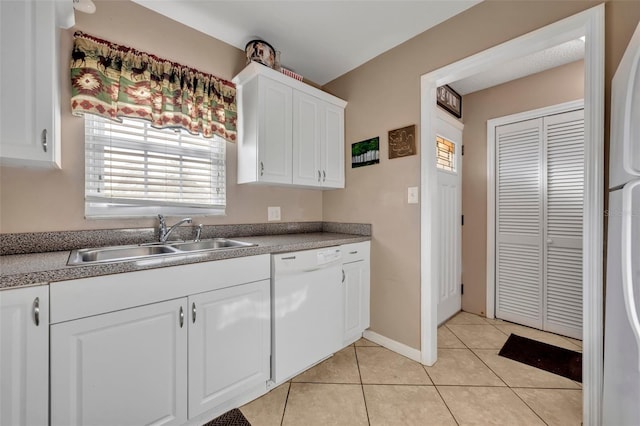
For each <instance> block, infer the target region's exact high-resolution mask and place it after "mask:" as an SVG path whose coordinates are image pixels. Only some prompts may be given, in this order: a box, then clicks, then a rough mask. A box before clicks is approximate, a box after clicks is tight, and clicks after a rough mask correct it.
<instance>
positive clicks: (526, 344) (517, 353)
mask: <svg viewBox="0 0 640 426" xmlns="http://www.w3.org/2000/svg"><path fill="white" fill-rule="evenodd" d="M498 355H500V356H503V357H505V358H509V359H512V360H514V361H518V362H522V363H523V364H527V365H530V366H532V367H536V368H540V369H542V370H546V371H549V372H550V373H554V374H558V375H560V376H563V377H566V378H568V379H571V380H575V381H576V382H580V383H582V354H581V353H580V352H576V351H572V350H570V349H565V348H560V347H558V346H554V345H549V344H548V343H543V342H538V341H537V340H531V339H528V338H526V337H522V336H518V335H515V334H511V335H510V336H509V338H508V339H507V342H506V343H505V344H504V346H503V347H502V349H500V352H499V353H498Z"/></svg>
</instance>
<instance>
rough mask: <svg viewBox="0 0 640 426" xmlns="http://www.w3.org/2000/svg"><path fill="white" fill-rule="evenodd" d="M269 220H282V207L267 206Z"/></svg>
mask: <svg viewBox="0 0 640 426" xmlns="http://www.w3.org/2000/svg"><path fill="white" fill-rule="evenodd" d="M267 220H268V221H269V222H271V221H274V220H280V207H267Z"/></svg>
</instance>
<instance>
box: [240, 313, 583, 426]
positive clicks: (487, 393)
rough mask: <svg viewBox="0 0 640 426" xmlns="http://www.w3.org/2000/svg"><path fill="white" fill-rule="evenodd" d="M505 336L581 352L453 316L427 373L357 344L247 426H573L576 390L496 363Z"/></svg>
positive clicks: (578, 400)
mask: <svg viewBox="0 0 640 426" xmlns="http://www.w3.org/2000/svg"><path fill="white" fill-rule="evenodd" d="M510 333H515V334H519V335H521V336H525V337H529V338H532V339H536V340H539V341H543V342H546V343H550V344H553V345H556V346H562V347H565V348H567V349H572V350H575V351H582V346H581V342H580V341H578V340H573V339H569V338H566V337H562V336H558V335H556V334H551V333H545V332H543V331H539V330H534V329H531V328H528V327H523V326H520V325H516V324H511V323H508V322H504V321H501V320H489V319H486V318H484V317H480V316H478V315H473V314H470V313H466V312H460V313H459V314H458V315H456V316H455V317H453V318H451V319H450V320H449V321H448V322H447V323H446V324H445V325H443V326H442V327H440V328H439V329H438V348H439V350H438V362H437V363H436V364H435V365H434V366H432V367H426V366H422V365H421V364H419V363H417V362H415V361H412V360H410V359H408V358H405V357H403V356H401V355H398V354H396V353H394V352H392V351H390V350H388V349H385V348H383V347H381V346H379V345H377V344H375V343H373V342H370V341H368V340H366V339H360V340H359V341H357V342H356V343H354V344H353V345H350V346H348V347H346V348H344V349H343V350H341V351H340V352H338V353H336V354H335V355H334V356H333V357H331V358H329V359H327V360H326V361H324V362H322V363H320V364H318V365H317V366H315V367H313V368H311V369H309V370H307V371H305V372H304V373H302V374H300V375H298V376H296V377H294V378H293V379H292V380H291V381H289V382H287V383H284V384H282V385H280V386H278V387H277V388H275V389H273V390H271V391H270V392H269V393H267V394H266V395H264V396H262V397H261V398H258V399H257V400H255V401H252V402H250V403H249V404H247V405H245V406H243V407H241V410H242V413H243V414H244V415H245V416H246V417H247V419H248V420H249V421H250V422H251V424H252V425H253V426H280V425H285V426H289V425H292V426H314V425H317V426H326V425H345V426H356V425H372V426H378V425H380V426H382V425H384V426H386V425H402V426H411V425H420V426H423V425H483V426H484V425H510V426H511V425H518V426H520V425H545V424H546V425H558V426H569V425H580V424H581V420H582V386H581V385H580V383H577V382H574V381H572V380H569V379H566V378H564V377H561V376H558V375H555V374H552V373H548V372H546V371H543V370H539V369H537V368H534V367H529V366H527V365H524V364H521V363H519V362H515V361H512V360H509V359H507V358H503V357H500V356H498V351H499V349H500V348H501V347H502V345H503V344H504V342H505V341H506V340H507V337H508V336H509V334H510Z"/></svg>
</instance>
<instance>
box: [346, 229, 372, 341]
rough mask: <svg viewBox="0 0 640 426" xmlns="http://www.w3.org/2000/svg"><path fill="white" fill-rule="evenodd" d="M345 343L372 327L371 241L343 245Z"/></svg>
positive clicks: (354, 339) (360, 335)
mask: <svg viewBox="0 0 640 426" xmlns="http://www.w3.org/2000/svg"><path fill="white" fill-rule="evenodd" d="M342 251H343V256H344V257H343V263H342V285H343V293H342V294H343V306H344V315H343V316H344V323H343V334H342V336H343V337H342V338H343V342H342V343H343V346H346V345H349V344H351V343H353V342H354V341H356V340H358V339H359V338H360V337H362V332H363V331H364V330H366V329H367V328H369V312H370V307H369V304H370V274H371V272H370V265H371V262H370V259H369V256H370V243H369V242H368V241H365V242H361V243H354V244H347V245H343V246H342Z"/></svg>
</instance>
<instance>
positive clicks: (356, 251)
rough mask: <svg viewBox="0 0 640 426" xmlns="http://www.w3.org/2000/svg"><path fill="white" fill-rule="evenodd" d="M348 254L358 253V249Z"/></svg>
mask: <svg viewBox="0 0 640 426" xmlns="http://www.w3.org/2000/svg"><path fill="white" fill-rule="evenodd" d="M349 254H358V250H355V251H350V252H349Z"/></svg>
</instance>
